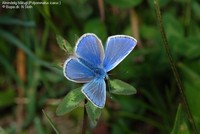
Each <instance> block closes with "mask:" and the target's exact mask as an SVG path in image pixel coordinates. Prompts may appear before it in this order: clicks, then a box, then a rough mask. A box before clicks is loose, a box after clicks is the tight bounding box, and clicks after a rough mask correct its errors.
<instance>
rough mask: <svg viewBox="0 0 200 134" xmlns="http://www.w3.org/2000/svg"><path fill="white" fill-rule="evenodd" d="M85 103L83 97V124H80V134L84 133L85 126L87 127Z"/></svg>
mask: <svg viewBox="0 0 200 134" xmlns="http://www.w3.org/2000/svg"><path fill="white" fill-rule="evenodd" d="M86 103H87V100H86V99H85V102H84V111H83V126H82V134H85V133H86V128H87V111H86V107H85V104H86Z"/></svg>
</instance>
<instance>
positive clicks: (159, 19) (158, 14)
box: [154, 0, 198, 134]
mask: <svg viewBox="0 0 200 134" xmlns="http://www.w3.org/2000/svg"><path fill="white" fill-rule="evenodd" d="M154 7H155V12H156V18H157V23H158V26H159V29H160V33H161V36H162V40H163V44H164V47H165V50H166V53H167V56H168V59H169V62H170V66H171V69H172V71H173V74H174V77H175V80H176V84H177V86H178V90H179V93H180V96H181V103H182V105H183V107H184V109H185V111H186V114H187V117H188V120H189V123H190V126H191V127H192V131H193V133H194V134H198V130H197V127H196V124H195V122H194V119H193V117H192V113H191V111H190V108H189V105H188V102H187V98H186V96H185V93H184V90H183V85H182V83H181V79H180V76H179V73H178V71H177V68H176V66H175V63H174V60H173V58H172V54H171V52H170V49H169V46H168V41H167V37H166V34H165V30H164V26H163V22H162V16H161V12H160V6H159V3H158V0H154Z"/></svg>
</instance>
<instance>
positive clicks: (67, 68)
mask: <svg viewBox="0 0 200 134" xmlns="http://www.w3.org/2000/svg"><path fill="white" fill-rule="evenodd" d="M63 73H64V76H65V77H66V78H67V79H69V80H71V81H74V82H77V83H85V82H89V81H91V80H92V79H94V72H93V71H92V70H91V69H90V68H88V67H87V66H85V65H84V64H82V63H81V62H80V61H79V60H78V59H77V58H69V59H68V60H67V61H65V63H64V69H63Z"/></svg>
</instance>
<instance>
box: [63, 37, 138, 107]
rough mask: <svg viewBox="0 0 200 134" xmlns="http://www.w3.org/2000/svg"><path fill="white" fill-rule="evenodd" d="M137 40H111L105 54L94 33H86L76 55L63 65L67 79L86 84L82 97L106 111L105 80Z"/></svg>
mask: <svg viewBox="0 0 200 134" xmlns="http://www.w3.org/2000/svg"><path fill="white" fill-rule="evenodd" d="M136 42H137V41H136V40H135V39H134V38H132V37H130V36H126V35H116V36H111V37H109V38H108V40H107V43H106V48H105V53H104V49H103V45H102V43H101V40H99V38H98V37H97V36H96V35H95V34H91V33H88V34H84V35H83V36H81V38H80V39H79V40H78V42H77V44H76V47H75V52H74V53H75V54H74V56H72V57H70V58H69V59H67V60H66V61H65V63H64V67H63V73H64V76H65V77H66V78H67V79H68V80H70V81H74V82H77V83H86V84H84V86H83V87H82V90H81V91H82V92H83V94H84V95H85V96H86V97H87V98H88V100H90V101H91V102H92V103H93V104H94V105H95V106H97V107H99V108H103V107H104V105H105V100H106V84H105V80H104V79H105V78H108V75H107V73H108V72H109V71H110V70H112V69H113V68H115V67H116V66H117V65H118V64H119V63H120V62H121V61H122V60H123V59H124V58H125V57H126V56H127V55H128V54H129V53H130V52H131V51H132V50H133V49H134V47H135V45H136Z"/></svg>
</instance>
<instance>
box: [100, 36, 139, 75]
mask: <svg viewBox="0 0 200 134" xmlns="http://www.w3.org/2000/svg"><path fill="white" fill-rule="evenodd" d="M136 43H137V41H136V40H135V39H134V38H133V37H130V36H126V35H115V36H111V37H109V38H108V40H107V42H106V49H105V59H104V63H103V66H104V68H105V69H106V71H107V72H108V71H110V70H112V69H113V68H114V67H116V66H117V65H118V64H119V63H120V62H121V61H122V60H123V59H124V58H125V57H126V56H127V55H128V54H129V53H130V52H131V51H132V50H133V49H134V47H135V46H136Z"/></svg>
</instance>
